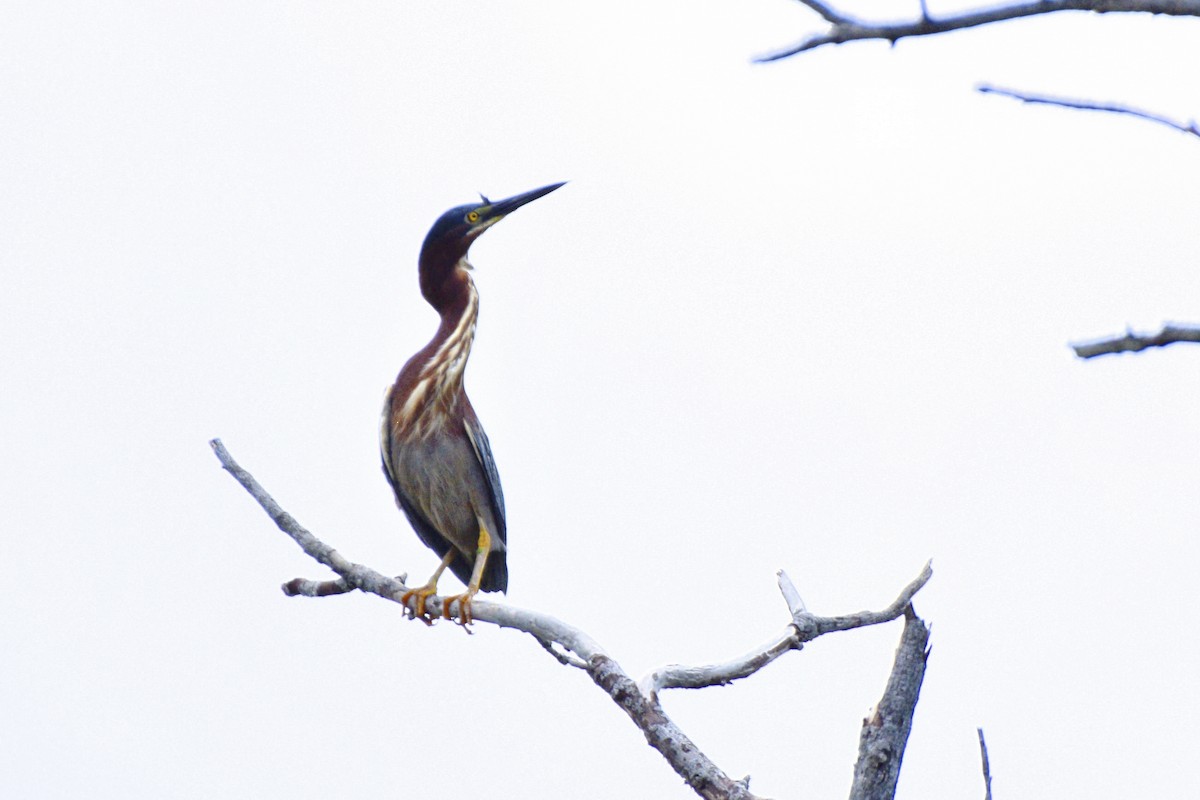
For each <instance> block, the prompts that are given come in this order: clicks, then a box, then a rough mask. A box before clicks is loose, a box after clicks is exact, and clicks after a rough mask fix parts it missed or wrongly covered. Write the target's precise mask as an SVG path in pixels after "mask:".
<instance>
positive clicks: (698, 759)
mask: <svg viewBox="0 0 1200 800" xmlns="http://www.w3.org/2000/svg"><path fill="white" fill-rule="evenodd" d="M209 444H210V445H211V446H212V448H213V451H214V452H215V453H216V455H217V458H218V459H219V460H220V462H221V466H222V467H224V468H225V470H226V471H228V472H229V473H230V474H231V475H232V476H233V477H234V479H236V480H237V482H238V483H240V484H241V485H242V487H243V488H244V489H245V490H246V491H247V492H249V494H250V496H251V497H253V498H254V499H255V500H256V501H257V502H258V504H259V505H260V506H262V508H263V510H264V511H266V512H267V514H268V515H269V516H270V517H271V519H272V520H273V521H274V522H275V524H276V526H277V527H278V528H279V529H280V530H282V531H283V532H284V533H286V534H287V535H288V536H290V537H291V538H292V539H293V540H294V541H295V542H296V543H297V544H298V545H299V546H300V547H301V549H303V550H304V552H305V553H307V554H308V555H309V556H311V557H312V558H313V559H315V560H317V561H319V562H320V563H322V564H324V565H326V566H327V567H329V568H330V569H332V570H333V571H334V572H335V573H336V574H337V576H338V577H337V578H334V579H331V580H324V581H315V580H309V579H304V578H294V579H293V580H290V581H288V582H287V583H285V584H284V585H283V587H282V588H283V591H284V593H285V594H288V595H293V596H294V595H302V596H307V597H324V596H329V595H334V594H345V593H347V592H351V591H354V590H359V591H362V592H366V593H369V594H374V595H377V596H379V597H382V598H384V599H385V600H390V601H392V602H394V603H400V601H401V597H402V596H403V595H404V593H405V592H406V591H407V588H408V587H407V586H405V583H404V581H405V576H403V575H402V576H400V577H399V578H390V577H388V576H386V575H384V574H382V573H380V572H377V571H375V570H373V569H371V568H370V567H366V566H364V565H362V564H356V563H354V562H351V561H349V560H347V559H346V558H344V557H343V556H341V555H340V554H339V553H338V552H337V551H336V550H334V549H333V548H332V547H330V546H329V545H327V544H325V543H324V542H322V541H321V540H320V539H318V538H317V537H316V536H314V535H313V534H312V533H310V532H309V531H308V530H307V529H305V528H304V527H303V526H301V525H300V524H299V523H298V522H297V521H296V520H295V518H293V517H292V516H291V515H290V514H288V513H287V512H285V511H284V510H283V509H282V508H280V506H279V504H278V503H276V502H275V500H274V499H273V498H272V497H271V496H270V495H269V494H268V493H267V491H266V490H265V489H263V487H262V486H261V485H260V484H259V483H258V481H256V480H255V479H254V476H252V475H251V474H250V473H249V472H247V471H246V470H245V469H243V468H242V467H241V466H239V465H238V463H237V462H236V461H234V459H233V457H232V456H231V455H230V454H229V451H228V450H226V449H225V446H224V445H223V444H222V443H221V441H220V440H219V439H214V440H212V441H211V442H210V443H209ZM931 576H932V569H931V567H930V565H929V564H926V565H925V569H924V570H923V571H922V572H921V575H919V576H918V577H917V579H916V580H914V581H913V582H912V583H911V584H909V585H908V586H907V587H906V588H905V589H904V591H902V592H901V594H900V597H899V598H897V600H896V601H895V602H894V603H893V604H892V605H891V606H889V607H888V608H887V609H885V610H883V611H877V612H872V611H863V612H859V613H858V614H852V615H847V616H841V617H818V616H816V615H814V614H811V613H810V612H809V611H808V610H807V609H805V608H804V605H803V603H802V602H800V600H799V593H798V592H796V590H795V587H793V586H792V585H791V581H790V580H788V579H787V575H786V574H783V573H782V572H781V573H780V590H781V592H782V593H783V596H784V600H785V602H787V604H788V608H789V611H790V613H791V615H792V621H791V623H790V624H789V626H788V629H787V631H786V632H785V633H784V635H782V636H780V637H777V638H776V639H773V640H772V641H771V642H768V643H767V644H766V645H764V646H762V647H760V648H757V649H756V650H752V651H751V652H749V653H747V654H745V655H743V656H741V657H740V658H737V659H733V660H732V661H729V662H725V663H723V664H717V665H711V666H708V667H698V668H687V667H679V666H677V665H670V666H668V667H663V668H660V669H659V670H655V671H652V672H651V673H650V675H649V676H647V678H646V679H643V684H642V685H641V686H639V685H638V684H637V683H635V682H634V681H633V680H632V679H631V678H630V677H629V675H628V674H627V673H626V672H625V671H624V670H623V669H622V668H621V666H620V665H619V664H618V663H617V662H616V661H615V660H614V659H613V658H612V657H611V656H610V655H608V653H606V652H605V651H604V649H603V648H602V647H601V646H600V645H599V644H598V643H597V642H596V641H595V640H593V639H592V638H591V637H590V636H589V635H588V634H586V633H585V632H583V631H581V630H579V629H578V628H575V627H574V626H572V625H569V624H567V623H565V622H563V621H561V620H559V619H556V618H554V617H552V616H550V615H548V614H543V613H540V612H536V611H531V610H528V609H522V608H517V607H515V606H510V605H506V604H501V603H496V602H492V601H487V600H480V599H476V600H474V601H473V603H472V612H473V613H472V616H473V617H474V620H475V622H490V623H492V624H494V625H497V626H499V627H501V628H512V629H513V630H517V631H521V632H524V633H527V634H529V635H530V636H532V637H533V638H534V639H535V640H536V641H537V642H538V644H539V645H540V646H541V647H542V648H544V649H545V650H546V651H547V652H549V653H550V655H552V656H553V657H554V658H555V659H556V660H558V661H559V662H560V663H562V664H564V665H566V666H571V667H576V668H579V669H582V670H584V671H586V672H587V673H588V675H589V676H590V677H591V678H592V680H593V681H594V682H595V683H596V685H597V686H599V687H600V688H601V689H603V690H604V691H605V692H606V693H607V694H608V695H609V697H610V698H611V699H612V700H613V702H615V703H616V704H617V705H618V706H619V707H620V708H621V709H622V710H623V711H625V713H626V714H628V715H629V718H630V719H631V720H633V722H634V724H635V725H637V726H638V728H639V729H640V730H641V731H642V734H643V735H644V736H645V737H646V741H647V742H648V743H649V744H650V746H651V747H653V748H654V749H656V750H658V751H659V753H660V754H662V756H663V757H664V758H665V759H666V760H667V762H668V763H669V764H670V765H671V767H672V768H673V769H674V770H675V772H676V773H677V774H679V775H680V777H682V778H683V779H684V780H685V781H686V782H687V784H688V785H689V786H691V787H692V789H693V790H695V792H696V793H697V794H699V795H700V796H701V797H704V798H709V799H711V800H718V799H720V800H724V799H725V798H729V799H730V800H755V796H754V795H753V794H751V793H750V790H749V786H748V783H749V779H743V780H741V781H736V780H733V779H731V778H730V777H729V776H728V775H726V774H725V773H724V772H723V771H722V770H721V769H720V768H719V767H717V765H716V764H714V763H713V762H712V761H711V760H710V759H709V758H708V757H707V756H706V755H704V753H702V752H701V751H700V749H699V748H698V747H696V745H695V743H693V742H692V741H691V740H690V739H689V738H688V737H687V735H686V734H684V733H683V731H682V730H680V729H679V727H678V726H677V725H676V724H675V723H674V722H673V721H671V719H670V718H669V717H668V716H667V714H666V712H665V711H663V708H662V706H661V705H660V704H659V702H658V696H657V693H658V691H659V690H660V689H663V688H673V687H688V688H700V687H702V686H712V685H719V684H723V683H729V682H730V681H732V680H735V679H738V678H744V677H747V676H749V675H752V674H753V673H755V672H757V671H758V670H759V669H762V667H764V666H766V665H767V664H769V663H771V661H773V660H775V659H776V658H778V657H779V656H780V655H782V654H783V653H785V652H787V651H788V650H798V649H800V648H801V647H802V646H803V644H804V642H808V641H811V640H812V639H814V638H816V637H817V636H821V635H822V634H824V633H830V632H833V631H842V630H849V629H851V628H857V627H862V626H864V625H875V624H879V623H881V622H887V621H889V620H892V619H896V618H897V617H898V616H899V615H900V614H901V613H904V614H906V615H907V616H909V617H911V616H912V614H911V606H910V602H911V600H912V597H913V595H915V594H916V593H917V592H918V591H919V590H920V589H921V587H922V586H924V585H925V583H926V582H927V581H928V580H929V578H930V577H931ZM410 602H411V603H412V604H413V605H414V606H415V602H416V601H415V600H411V601H410ZM426 608H427V609H428V611H429V612H430V613H431V614H432V615H433V616H434V617H435V618H436V617H438V616H440V614H441V610H442V598H440V597H436V596H434V597H430V598H428V600H427V601H426ZM456 608H457V604H455V605H453V606H452V607H451V609H450V610H451V611H452V612H454V611H455V609H456ZM906 609H907V610H906ZM414 610H415V609H414V608H413V607H411V606H409V607H406V611H407V613H408V614H409V615H410V616H411V615H412V613H413V612H414ZM910 625H911V622H910V623H909V624H906V626H905V631H906V633H905V636H906V637H907V636H908V634H907V631H908V629H909V627H910ZM921 627H922V629H923V628H924V626H921ZM926 635H927V634H926ZM900 663H901V662H900V660H899V656H898V657H897V667H896V669H899V666H900ZM893 673H894V674H895V670H893ZM918 686H919V679H918ZM890 691H892V689H891V683H889V692H890ZM887 698H888V695H885V702H887ZM912 700H913V702H914V703H915V701H916V697H915V694H914V695H913V697H912ZM881 707H882V706H881ZM909 716H910V717H911V711H910V712H909ZM889 730H890V729H889ZM903 734H904V736H905V737H907V734H908V728H907V727H906V728H904V730H903ZM890 735H892V736H893V737H894V735H895V734H894V733H892V734H890ZM889 742H890V744H889V747H891V748H892V749H893V751H896V748H897V747H898V751H897V752H899V754H901V755H902V754H903V749H904V741H900V742H899V743H898V745H897V743H896V742H895V740H894V738H892V739H889ZM893 785H894V784H893Z"/></svg>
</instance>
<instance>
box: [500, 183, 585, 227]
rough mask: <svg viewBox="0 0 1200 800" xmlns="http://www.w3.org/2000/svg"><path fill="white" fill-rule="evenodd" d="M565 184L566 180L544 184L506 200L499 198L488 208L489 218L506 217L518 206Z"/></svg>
mask: <svg viewBox="0 0 1200 800" xmlns="http://www.w3.org/2000/svg"><path fill="white" fill-rule="evenodd" d="M564 185H566V181H563V182H562V183H552V184H550V185H549V186H543V187H542V188H540V189H534V190H533V191H530V192H524V193H523V194H518V195H514V196H513V197H509V198H507V199H504V200H497V201H495V202H494V203H492V204H491V206H490V207H489V208H488V210H487V218H488V219H494V220H498V219H500V218H501V217H504V216H506V215H508V214H511V213H512V212H514V211H516V210H517V209H518V208H520V207H521V206H523V205H525V204H526V203H532V202H533V201H534V200H537V199H538V198H539V197H545V196H546V195H548V194H550V193H551V192H553V191H554V190H555V189H558V188H559V187H561V186H564Z"/></svg>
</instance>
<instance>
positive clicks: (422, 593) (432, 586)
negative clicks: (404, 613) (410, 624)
mask: <svg viewBox="0 0 1200 800" xmlns="http://www.w3.org/2000/svg"><path fill="white" fill-rule="evenodd" d="M436 594H437V582H436V581H434V582H431V583H427V584H425V585H424V586H422V587H420V588H417V589H409V590H408V591H407V592H405V593H404V594H402V595H400V605H402V606H404V607H405V609H407V610H408V613H409V614H411V615H412V616H411V618H412V619H419V620H421V622H424V623H425V624H426V625H432V624H433V616H432V615H431V614H428V613H426V611H425V601H426V600H427V599H428V598H430V597H433V596H435V595H436ZM413 597H416V598H417V607H416V608H415V609H414V608H409V607H408V601H409V600H411V599H412V598H413ZM445 607H446V606H445V605H444V604H443V606H442V608H443V609H444V608H445Z"/></svg>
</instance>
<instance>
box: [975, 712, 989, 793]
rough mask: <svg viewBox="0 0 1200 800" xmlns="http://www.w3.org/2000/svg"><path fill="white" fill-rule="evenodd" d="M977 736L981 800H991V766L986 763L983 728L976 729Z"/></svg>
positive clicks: (985, 744) (986, 755)
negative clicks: (981, 774) (980, 767)
mask: <svg viewBox="0 0 1200 800" xmlns="http://www.w3.org/2000/svg"><path fill="white" fill-rule="evenodd" d="M975 730H976V732H977V733H978V734H979V756H980V758H982V759H983V789H984V795H983V800H992V766H991V764H989V763H988V754H987V742H985V741H984V740H983V728H976V729H975Z"/></svg>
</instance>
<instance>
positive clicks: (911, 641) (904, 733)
mask: <svg viewBox="0 0 1200 800" xmlns="http://www.w3.org/2000/svg"><path fill="white" fill-rule="evenodd" d="M928 644H929V628H927V627H925V623H924V622H922V621H921V618H920V617H918V616H917V614H916V612H915V611H913V608H912V606H911V605H910V606H907V607H906V608H905V611H904V633H903V634H902V635H901V637H900V647H899V648H897V650H896V663H895V665H894V666H893V667H892V674H891V676H890V677H889V678H888V684H887V688H886V689H885V690H884V692H883V698H882V699H881V700H880V701H879V705H878V706H877V707H876V709H875V713H874V714H872V715H871V716H870V717H869V718H868V719H865V720H863V729H862V735H861V737H860V739H859V745H858V762H857V763H856V764H855V765H854V785H853V787H852V788H851V789H850V800H891V798H893V797H895V795H896V782H897V781H898V780H899V779H900V764H901V763H902V762H903V761H904V748H905V746H906V745H907V743H908V734H909V731H911V730H912V718H913V712H914V711H915V710H916V707H917V699H918V697H920V694H921V683H922V681H924V679H925V665H926V663H927V661H928V659H929V650H928V649H926V648H927V645H928Z"/></svg>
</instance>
